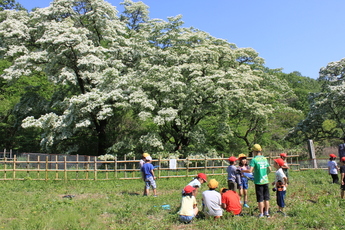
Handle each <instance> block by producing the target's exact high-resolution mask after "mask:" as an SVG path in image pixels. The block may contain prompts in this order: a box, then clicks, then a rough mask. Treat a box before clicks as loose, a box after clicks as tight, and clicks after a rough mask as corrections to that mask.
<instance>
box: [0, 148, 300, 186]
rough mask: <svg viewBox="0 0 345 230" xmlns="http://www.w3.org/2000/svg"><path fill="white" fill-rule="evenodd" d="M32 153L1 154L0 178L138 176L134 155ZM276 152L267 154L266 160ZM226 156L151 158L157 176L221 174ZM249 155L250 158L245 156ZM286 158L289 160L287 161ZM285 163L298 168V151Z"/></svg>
mask: <svg viewBox="0 0 345 230" xmlns="http://www.w3.org/2000/svg"><path fill="white" fill-rule="evenodd" d="M54 156H55V157H52V156H47V155H46V156H44V157H42V158H41V157H40V156H36V158H37V160H31V159H30V155H27V156H26V159H23V157H21V158H17V156H16V155H14V156H13V158H7V157H4V158H3V159H2V160H0V180H46V181H47V180H113V179H140V178H141V172H140V168H139V161H138V159H135V158H132V159H127V157H126V156H125V157H124V159H118V158H117V157H115V159H114V160H111V161H101V160H98V159H97V158H96V157H90V156H88V157H81V158H82V159H79V157H78V156H76V158H75V160H67V156H62V157H61V155H60V156H57V155H54ZM277 157H278V156H274V155H272V154H271V155H270V156H268V157H267V158H268V160H269V162H270V164H271V163H272V161H273V159H274V158H277ZM227 159H228V158H224V157H223V156H222V157H221V158H203V159H176V160H175V164H176V166H175V167H172V165H171V163H172V160H171V159H162V158H159V159H154V160H153V162H152V163H153V165H155V166H156V167H157V168H156V170H155V174H156V176H157V177H158V178H169V177H192V176H195V175H196V174H197V173H199V172H204V173H206V174H207V175H224V174H226V173H227V172H226V168H227V166H228V165H229V164H228V161H227ZM248 159H250V158H248ZM289 160H290V162H289ZM288 163H289V165H290V167H291V168H292V170H299V163H298V155H292V156H291V155H290V156H289V158H288Z"/></svg>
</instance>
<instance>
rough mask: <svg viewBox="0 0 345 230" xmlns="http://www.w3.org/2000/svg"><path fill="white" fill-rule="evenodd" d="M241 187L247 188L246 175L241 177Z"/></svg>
mask: <svg viewBox="0 0 345 230" xmlns="http://www.w3.org/2000/svg"><path fill="white" fill-rule="evenodd" d="M240 186H241V188H242V189H248V179H247V177H241V185H240Z"/></svg>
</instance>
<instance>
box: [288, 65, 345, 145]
mask: <svg viewBox="0 0 345 230" xmlns="http://www.w3.org/2000/svg"><path fill="white" fill-rule="evenodd" d="M344 73H345V59H341V60H340V61H336V62H330V63H328V65H327V66H326V67H323V68H321V69H320V77H319V79H318V80H319V81H321V82H322V89H321V92H319V93H314V94H313V95H312V97H311V98H310V101H311V103H310V112H309V113H308V115H307V117H306V118H305V119H304V120H303V121H301V122H300V123H299V125H298V126H297V127H296V128H295V129H294V130H293V131H292V132H291V134H290V137H291V138H296V137H297V138H296V139H297V140H307V139H315V140H323V139H330V138H337V139H338V138H339V137H343V136H344V134H345V117H344V114H345V106H344V100H345V75H344Z"/></svg>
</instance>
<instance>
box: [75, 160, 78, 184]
mask: <svg viewBox="0 0 345 230" xmlns="http://www.w3.org/2000/svg"><path fill="white" fill-rule="evenodd" d="M76 160H77V167H76V169H77V171H76V174H75V177H76V178H75V179H76V180H78V179H79V154H77V156H76Z"/></svg>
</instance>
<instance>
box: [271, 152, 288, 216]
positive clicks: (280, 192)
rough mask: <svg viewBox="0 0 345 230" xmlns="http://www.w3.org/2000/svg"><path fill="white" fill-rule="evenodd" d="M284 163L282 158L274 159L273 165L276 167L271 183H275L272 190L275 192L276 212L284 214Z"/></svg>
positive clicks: (285, 184)
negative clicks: (274, 176)
mask: <svg viewBox="0 0 345 230" xmlns="http://www.w3.org/2000/svg"><path fill="white" fill-rule="evenodd" d="M283 165H284V160H283V159H281V158H278V159H274V167H275V168H276V170H277V171H276V179H275V181H274V182H273V183H272V185H275V187H274V188H273V191H276V193H277V204H278V212H280V213H282V214H284V215H285V213H284V212H283V210H284V207H285V195H286V187H287V177H286V176H285V174H284V172H283V169H282V166H283Z"/></svg>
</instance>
